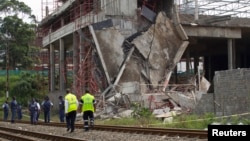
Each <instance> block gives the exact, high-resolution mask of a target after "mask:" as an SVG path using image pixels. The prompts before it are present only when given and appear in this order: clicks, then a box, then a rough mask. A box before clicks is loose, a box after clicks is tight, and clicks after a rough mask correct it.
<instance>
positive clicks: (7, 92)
mask: <svg viewBox="0 0 250 141" xmlns="http://www.w3.org/2000/svg"><path fill="white" fill-rule="evenodd" d="M8 98H9V45H8V40H6V99H7V100H8Z"/></svg>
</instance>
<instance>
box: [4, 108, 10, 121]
mask: <svg viewBox="0 0 250 141" xmlns="http://www.w3.org/2000/svg"><path fill="white" fill-rule="evenodd" d="M8 115H9V112H8V111H7V110H6V111H4V114H3V119H4V121H7V119H8Z"/></svg>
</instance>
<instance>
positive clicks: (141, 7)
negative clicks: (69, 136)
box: [39, 0, 250, 117]
mask: <svg viewBox="0 0 250 141" xmlns="http://www.w3.org/2000/svg"><path fill="white" fill-rule="evenodd" d="M59 1H60V0H59ZM60 2H61V3H62V5H61V6H60V7H58V9H56V10H55V11H54V12H52V13H51V14H48V15H47V16H46V17H45V18H44V19H43V20H42V21H41V23H40V24H39V37H40V38H41V41H42V48H43V49H46V51H47V52H49V59H48V60H47V61H48V62H45V63H43V65H45V64H48V68H49V90H50V91H51V93H53V92H55V91H59V92H60V93H61V92H64V91H65V89H66V88H67V87H70V88H72V90H73V91H74V93H76V95H77V96H78V97H79V96H81V95H82V94H83V93H84V90H85V88H86V87H88V88H89V89H90V91H91V92H92V93H94V94H95V96H96V98H97V100H98V108H99V109H105V111H106V112H107V113H111V112H114V111H116V110H115V109H117V107H118V108H125V109H128V108H129V107H130V103H131V102H140V103H143V104H144V106H146V107H149V108H150V109H152V110H155V109H166V108H168V110H167V112H169V111H171V110H185V111H196V110H195V109H197V108H196V106H197V105H198V104H199V101H202V100H200V99H202V97H203V95H204V94H207V93H209V92H208V91H210V92H212V93H213V92H214V91H213V89H216V86H214V85H213V78H214V74H215V72H216V71H220V70H233V69H235V68H247V67H249V66H250V62H248V61H247V60H248V59H250V53H249V52H250V51H249V48H248V43H249V42H250V41H249V40H248V36H249V35H250V32H249V31H250V26H249V25H250V19H247V18H231V17H230V16H219V17H218V16H205V15H199V19H198V18H197V15H194V14H188V13H181V12H180V9H178V6H176V5H175V2H174V0H168V1H166V0H137V1H136V0H126V1H124V0H115V1H113V0H61V1H60ZM240 21H243V22H240ZM181 62H182V63H183V62H184V63H185V67H186V73H180V72H179V70H178V67H177V65H178V64H179V65H180V64H181ZM69 72H72V75H70V73H69ZM71 78H72V79H71ZM56 82H58V83H56ZM245 92H246V93H247V91H245ZM212 97H213V96H212ZM210 100H211V98H210ZM203 101H204V100H203ZM205 101H206V100H205ZM212 101H213V100H212ZM213 102H214V101H213ZM213 102H212V104H211V103H209V104H211V105H214V104H213ZM247 102H248V103H250V102H249V101H247ZM204 107H206V106H204ZM214 109H215V108H214V107H209V108H203V109H200V110H198V112H197V113H203V112H215V113H216V111H214ZM248 110H249V109H245V110H243V111H248ZM156 113H157V114H158V117H168V115H166V114H165V113H164V110H161V111H159V112H156ZM230 114H231V113H230Z"/></svg>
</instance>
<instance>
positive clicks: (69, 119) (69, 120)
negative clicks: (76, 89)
mask: <svg viewBox="0 0 250 141" xmlns="http://www.w3.org/2000/svg"><path fill="white" fill-rule="evenodd" d="M78 104H79V103H78V100H77V98H76V96H75V95H74V94H72V93H71V92H70V89H66V95H65V98H64V105H65V115H66V126H67V131H69V130H70V129H71V130H70V132H71V133H72V132H74V130H75V120H76V111H77V109H78Z"/></svg>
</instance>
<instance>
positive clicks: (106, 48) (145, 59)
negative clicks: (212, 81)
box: [95, 12, 188, 93]
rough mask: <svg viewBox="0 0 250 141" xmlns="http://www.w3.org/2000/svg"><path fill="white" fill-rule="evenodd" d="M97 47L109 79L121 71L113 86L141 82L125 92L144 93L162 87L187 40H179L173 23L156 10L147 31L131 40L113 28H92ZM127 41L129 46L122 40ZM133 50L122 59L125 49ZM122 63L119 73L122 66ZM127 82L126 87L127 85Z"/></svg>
mask: <svg viewBox="0 0 250 141" xmlns="http://www.w3.org/2000/svg"><path fill="white" fill-rule="evenodd" d="M95 33H96V37H97V40H98V42H99V44H100V45H101V46H100V49H101V52H102V55H103V58H104V62H105V65H106V66H107V71H108V74H109V77H110V80H111V81H112V82H114V81H115V79H117V77H118V74H119V73H121V76H120V77H119V80H118V81H117V82H118V83H117V85H119V86H121V87H120V91H122V92H124V91H126V90H123V89H127V88H125V87H123V86H124V85H126V86H128V85H129V84H128V83H131V85H135V84H138V85H140V84H143V85H140V86H138V87H137V88H139V90H136V89H135V90H134V91H132V92H129V93H146V92H148V91H150V90H154V89H157V90H159V89H160V88H159V86H162V84H163V83H164V81H165V79H166V74H167V73H168V72H169V71H172V70H173V69H174V67H175V65H176V63H177V62H178V61H179V59H180V58H181V56H182V54H183V53H184V51H185V49H186V47H187V45H188V42H187V41H185V40H183V39H182V38H181V37H180V35H179V33H178V32H177V31H176V27H175V24H174V23H173V21H171V20H170V19H169V18H168V17H167V16H166V15H165V14H164V13H163V12H160V13H159V14H158V15H157V17H156V21H155V23H154V24H152V25H151V26H150V27H149V28H148V30H147V31H145V32H141V33H140V34H138V33H136V34H137V35H136V36H135V35H131V36H133V39H132V40H131V39H130V40H128V38H130V37H128V38H127V39H125V38H124V37H123V36H122V35H121V34H120V33H119V30H118V29H116V28H115V27H111V28H106V29H102V30H98V31H95ZM127 42H129V43H128V44H130V47H129V48H126V47H125V46H124V45H125V43H127ZM132 48H133V49H134V51H133V52H132V55H131V57H130V58H129V59H127V61H126V62H124V60H125V59H126V57H127V56H128V54H127V52H128V51H126V50H131V49H132ZM124 63H126V66H125V69H124V70H123V71H122V72H121V68H122V65H124ZM131 85H130V86H131Z"/></svg>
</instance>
